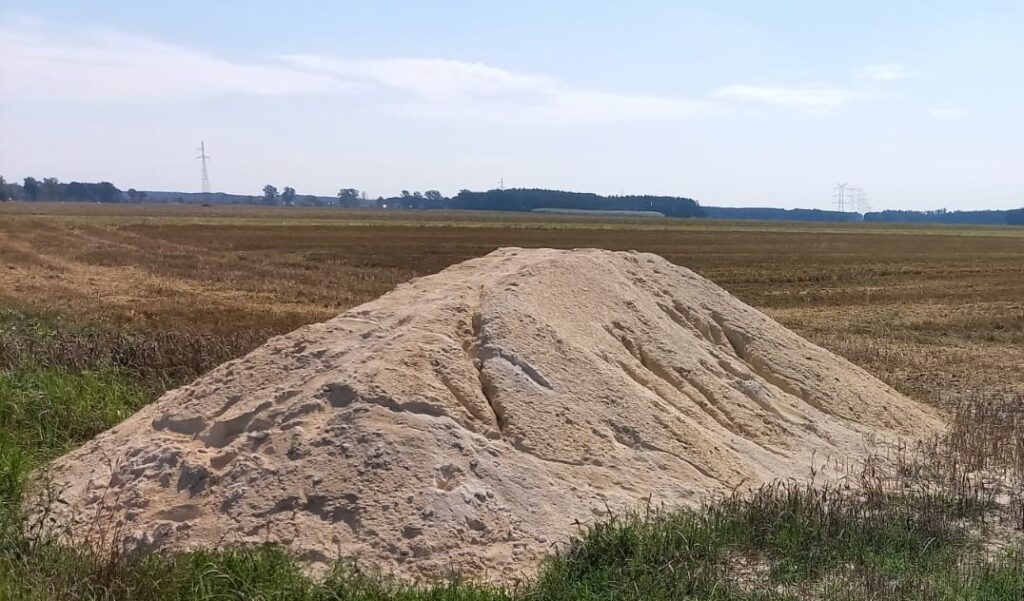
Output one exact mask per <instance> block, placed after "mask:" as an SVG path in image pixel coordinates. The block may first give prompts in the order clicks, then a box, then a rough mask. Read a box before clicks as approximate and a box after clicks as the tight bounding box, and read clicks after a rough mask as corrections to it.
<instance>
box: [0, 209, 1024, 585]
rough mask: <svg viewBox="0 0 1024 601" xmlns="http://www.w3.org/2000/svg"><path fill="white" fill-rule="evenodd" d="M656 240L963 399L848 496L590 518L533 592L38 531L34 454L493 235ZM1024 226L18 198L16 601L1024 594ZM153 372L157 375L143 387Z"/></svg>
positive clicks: (2, 306)
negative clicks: (33, 513) (122, 549)
mask: <svg viewBox="0 0 1024 601" xmlns="http://www.w3.org/2000/svg"><path fill="white" fill-rule="evenodd" d="M510 245H518V246H553V247H587V246H594V247H604V248H612V249H640V250H646V251H650V252H655V253H658V254H661V255H663V256H665V257H667V258H668V259H670V260H672V261H674V262H676V263H679V264H682V265H687V266H689V267H692V268H694V269H695V270H697V271H699V272H700V273H702V274H703V275H706V276H708V277H710V278H712V279H714V280H715V281H716V282H718V283H720V284H721V285H723V286H724V287H726V288H727V289H729V290H730V291H732V292H733V293H735V294H736V295H737V296H739V297H740V298H742V299H743V300H745V301H747V302H749V303H751V304H753V305H755V306H757V307H759V308H761V309H762V310H764V311H766V312H767V313H769V314H770V315H772V316H774V317H776V318H777V319H779V320H780V321H782V322H783V323H785V324H786V325H788V326H790V327H791V328H793V329H795V330H797V331H798V332H800V333H802V334H803V335H805V336H807V337H808V338H810V339H812V340H814V341H816V342H818V343H820V344H823V345H824V346H826V347H828V348H831V349H832V350H834V351H836V352H838V353H840V354H842V355H844V356H846V357H848V358H849V359H851V360H853V361H854V362H856V363H858V364H860V365H862V366H864V367H865V368H867V369H868V370H869V371H871V372H873V373H875V374H879V375H880V376H881V377H883V378H884V379H886V380H888V381H889V382H890V383H892V384H893V385H894V386H896V387H897V388H899V389H901V390H903V391H904V392H906V393H908V394H911V395H913V396H916V397H918V398H921V399H925V400H928V401H930V402H934V403H940V404H943V405H944V406H945V407H946V408H947V409H948V410H949V416H950V429H949V431H948V432H947V433H946V434H945V435H943V436H940V437H936V438H935V439H933V440H929V441H924V442H923V443H921V444H918V445H916V446H913V447H905V446H899V447H896V448H893V449H891V452H889V453H888V454H885V455H880V456H877V457H875V458H873V459H871V460H869V461H868V462H866V463H858V464H856V465H852V464H851V465H837V466H836V467H837V468H844V467H845V469H847V470H848V480H847V483H849V484H851V485H852V486H849V487H847V486H845V484H843V485H841V486H826V487H813V486H804V485H800V484H796V483H774V484H772V485H769V486H766V487H763V488H762V489H761V490H759V491H757V492H756V493H755V494H753V495H750V496H737V497H732V498H728V499H724V500H722V501H721V502H720V503H717V504H713V505H709V506H707V507H705V508H703V509H701V510H700V511H688V510H683V511H676V512H667V513H666V512H653V513H650V512H648V513H645V514H630V515H625V516H620V517H617V518H613V519H611V520H610V521H607V522H602V523H599V524H595V525H593V526H592V527H591V528H590V529H588V530H587V531H586V532H584V533H581V537H580V538H579V539H578V540H576V541H575V542H574V543H573V544H572V545H570V546H569V547H567V548H566V549H565V550H564V552H563V553H562V554H560V555H557V556H553V557H552V558H550V560H549V561H548V563H547V564H545V568H544V570H543V571H542V574H541V576H540V577H538V579H536V581H534V582H530V583H526V584H524V585H523V587H522V588H521V590H520V589H517V590H511V591H506V590H498V589H487V588H479V587H472V586H465V585H462V584H458V583H454V584H450V585H442V586H440V587H437V588H431V587H409V586H406V585H403V584H401V583H395V582H393V581H390V580H388V579H375V578H368V577H366V576H362V575H359V574H358V573H349V572H346V571H341V572H338V573H337V574H332V575H331V576H330V577H329V578H328V579H327V580H325V581H323V582H319V581H316V582H315V581H313V580H310V579H308V578H306V577H305V576H303V575H302V574H301V572H300V570H299V567H298V564H297V563H295V561H294V559H293V558H292V557H291V556H289V555H288V554H287V553H286V552H285V551H283V550H280V549H275V548H260V549H251V550H244V549H242V550H226V551H219V552H205V551H202V552H197V553H189V554H183V555H180V556H170V557H164V556H155V555H154V556H142V557H138V558H125V557H119V556H115V557H110V558H105V557H93V556H90V555H88V554H81V553H77V552H75V551H74V550H72V549H68V548H66V547H64V546H60V545H54V544H52V541H49V542H48V541H46V540H36V539H35V538H33V537H31V536H25V528H24V527H23V522H22V519H23V516H22V514H21V512H20V511H19V509H18V508H19V506H20V498H21V495H22V490H23V486H24V483H25V478H26V475H27V473H28V470H30V469H31V468H32V467H34V466H36V465H38V464H40V463H41V462H43V461H46V460H48V459H49V458H51V457H53V456H55V455H56V454H59V453H60V452H62V451H63V450H66V449H67V448H69V447H70V446H73V445H75V444H78V443H80V442H81V441H82V440H85V439H87V438H88V437H90V436H92V435H93V434H95V433H96V432H98V431H100V430H102V429H104V428H106V427H108V426H110V425H112V424H114V423H116V422H117V421H119V420H120V419H123V418H124V416H125V415H127V414H128V413H130V412H131V411H132V410H134V409H135V408H137V407H138V406H140V405H141V404H143V403H145V402H147V401H148V400H150V399H152V398H153V396H154V394H155V393H157V392H159V391H160V390H162V389H164V388H167V387H170V386H173V385H176V384H178V383H181V382H182V381H185V380H188V379H190V378H192V377H194V376H195V375H197V374H198V373H201V372H202V371H204V370H206V369H209V368H210V367H212V366H213V365H216V364H217V363H219V362H221V361H223V360H225V359H228V358H230V357H234V356H237V355H239V354H241V353H242V352H244V351H245V350H247V349H249V348H252V347H254V346H256V345H257V344H259V343H260V342H261V341H262V340H264V339H266V338H267V337H268V336H270V335H272V334H274V333H280V332H284V331H287V330H290V329H292V328H294V327H296V326H297V325H300V324H302V323H307V322H310V321H316V320H322V319H324V318H326V317H329V316H331V315H334V314H335V313H337V312H339V311H341V310H344V309H346V308H348V307H351V306H353V305H356V304H358V303H361V302H364V301H366V300H369V299H371V298H374V297H376V296H379V295H380V294H381V293H383V292H385V291H387V290H389V289H391V288H392V287H394V286H395V285H396V284H398V283H400V282H402V281H405V280H407V279H409V278H411V277H414V276H419V275H425V274H429V273H433V272H436V271H438V270H440V269H443V268H444V267H446V266H448V265H450V264H452V263H455V262H458V261H462V260H464V259H467V258H470V257H473V256H478V255H481V254H484V253H486V252H489V251H490V250H493V249H495V248H497V247H500V246H510ZM1022 259H1024V230H1022V229H1010V228H967V227H963V228H955V227H918V228H914V227H906V226H863V225H808V224H785V223H783V224H768V223H725V222H717V223H716V222H708V221H678V220H676V221H673V220H658V221H650V220H642V221H619V220H609V219H594V218H576V217H565V216H543V217H539V216H534V215H508V214H477V213H474V214H466V213H463V214H457V213H424V212H419V213H382V212H369V211H367V212H359V211H341V210H301V209H279V208H278V209H269V208H253V207H246V208H230V207H229V208H214V209H203V208H200V207H170V206H93V205H19V204H13V205H0V425H2V426H3V428H0V429H2V430H3V431H4V432H5V433H8V434H10V435H9V436H6V437H0V598H8V597H9V598H32V599H50V598H67V599H80V598H89V599H121V598H124V599H128V598H132V599H193V598H208V599H221V598H229V597H230V598H254V599H255V598H281V599H284V598H289V599H291V598H295V599H317V600H319V599H325V600H326V599H367V600H370V599H374V600H376V599H410V600H411V599H441V598H445V599H449V598H451V599H467V600H468V599H517V598H521V599H570V598H578V599H621V598H636V599H655V598H665V599H670V598H671V599H675V598H681V597H683V596H687V597H688V598H699V599H801V600H802V599H826V598H827V599H862V598H895V599H915V600H917V599H920V600H924V599H943V598H956V599H977V600H981V599H985V600H987V599H1007V600H1009V599H1018V598H1020V597H1019V593H1020V590H1021V589H1022V587H1024V580H1022V578H1024V577H1022V574H1024V571H1022V565H1024V564H1022V563H1021V562H1022V561H1024V548H1022V547H1021V535H1020V533H1019V531H1020V530H1021V529H1024V434H1022V433H1024V410H1022V407H1024V377H1022V374H1024V300H1022V299H1024V260H1022ZM140 384H144V385H145V386H140Z"/></svg>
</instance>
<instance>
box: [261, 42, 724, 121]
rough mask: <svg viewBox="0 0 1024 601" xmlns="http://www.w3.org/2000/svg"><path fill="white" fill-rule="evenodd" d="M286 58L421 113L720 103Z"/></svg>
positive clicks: (660, 115)
mask: <svg viewBox="0 0 1024 601" xmlns="http://www.w3.org/2000/svg"><path fill="white" fill-rule="evenodd" d="M281 58H282V60H284V61H285V62H287V63H288V64H290V65H293V66H295V67H297V68H300V69H303V70H305V71H309V72H313V73H317V74H323V75H329V76H332V77H337V78H340V79H342V80H344V81H355V82H359V83H361V84H364V85H367V86H370V87H374V88H383V89H388V90H391V91H393V92H398V93H400V94H401V95H402V96H401V101H402V103H403V104H402V107H403V110H405V111H406V112H410V113H416V114H431V115H451V116H458V117H460V118H508V119H521V118H522V119H533V120H545V121H566V122H585V121H636V120H652V119H654V120H661V119H687V118H694V117H699V116H706V115H710V114H713V113H715V112H716V110H717V109H716V107H714V105H713V104H712V103H711V102H708V101H704V100H691V99H685V98H677V97H670V96H655V95H644V94H623V93H615V92H604V91H596V90H586V89H581V88H575V87H572V86H569V85H567V84H565V83H562V82H560V81H558V80H556V79H554V78H551V77H546V76H542V75H534V74H526V73H516V72H512V71H507V70H504V69H500V68H497V67H493V66H489V65H484V64H480V63H469V62H462V61H453V60H441V59H376V60H352V59H338V58H330V57H321V56H309V55H302V56H285V57H281Z"/></svg>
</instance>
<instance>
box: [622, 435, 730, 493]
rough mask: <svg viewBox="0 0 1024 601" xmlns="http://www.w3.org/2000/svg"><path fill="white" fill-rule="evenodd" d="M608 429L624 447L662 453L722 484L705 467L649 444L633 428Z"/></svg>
mask: <svg viewBox="0 0 1024 601" xmlns="http://www.w3.org/2000/svg"><path fill="white" fill-rule="evenodd" d="M608 427H609V428H610V429H611V431H612V438H614V439H615V441H616V442H618V443H619V444H621V445H622V446H624V447H628V448H631V449H636V448H640V449H643V450H644V451H653V452H655V453H662V454H664V455H668V456H669V457H674V458H675V459H677V460H679V461H681V462H682V463H685V464H686V465H688V466H690V467H692V468H693V469H694V471H696V472H697V473H699V474H700V475H702V476H704V477H705V478H708V479H709V480H714V481H715V482H722V479H721V478H719V477H718V476H716V475H714V474H712V473H711V472H710V471H708V470H707V469H705V468H704V467H702V466H700V465H698V464H697V463H695V462H693V461H691V460H689V459H687V458H686V457H683V456H682V455H680V454H678V453H676V452H675V451H669V450H668V449H663V448H661V447H659V446H658V445H656V444H652V443H650V442H647V441H646V440H644V439H643V438H642V437H641V436H640V434H639V432H637V431H636V430H634V429H633V428H623V427H616V426H615V425H612V424H609V426H608Z"/></svg>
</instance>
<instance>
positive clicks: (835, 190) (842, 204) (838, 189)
mask: <svg viewBox="0 0 1024 601" xmlns="http://www.w3.org/2000/svg"><path fill="white" fill-rule="evenodd" d="M848 185H849V184H836V185H835V186H833V187H832V198H834V199H835V201H836V210H837V211H839V212H840V213H843V212H845V211H846V186H848Z"/></svg>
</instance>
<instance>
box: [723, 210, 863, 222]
mask: <svg viewBox="0 0 1024 601" xmlns="http://www.w3.org/2000/svg"><path fill="white" fill-rule="evenodd" d="M703 210H704V216H705V217H707V218H708V219H748V220H751V221H840V222H842V221H860V220H861V215H860V214H859V213H846V212H841V211H822V210H819V209H772V208H767V207H747V208H744V207H703Z"/></svg>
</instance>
